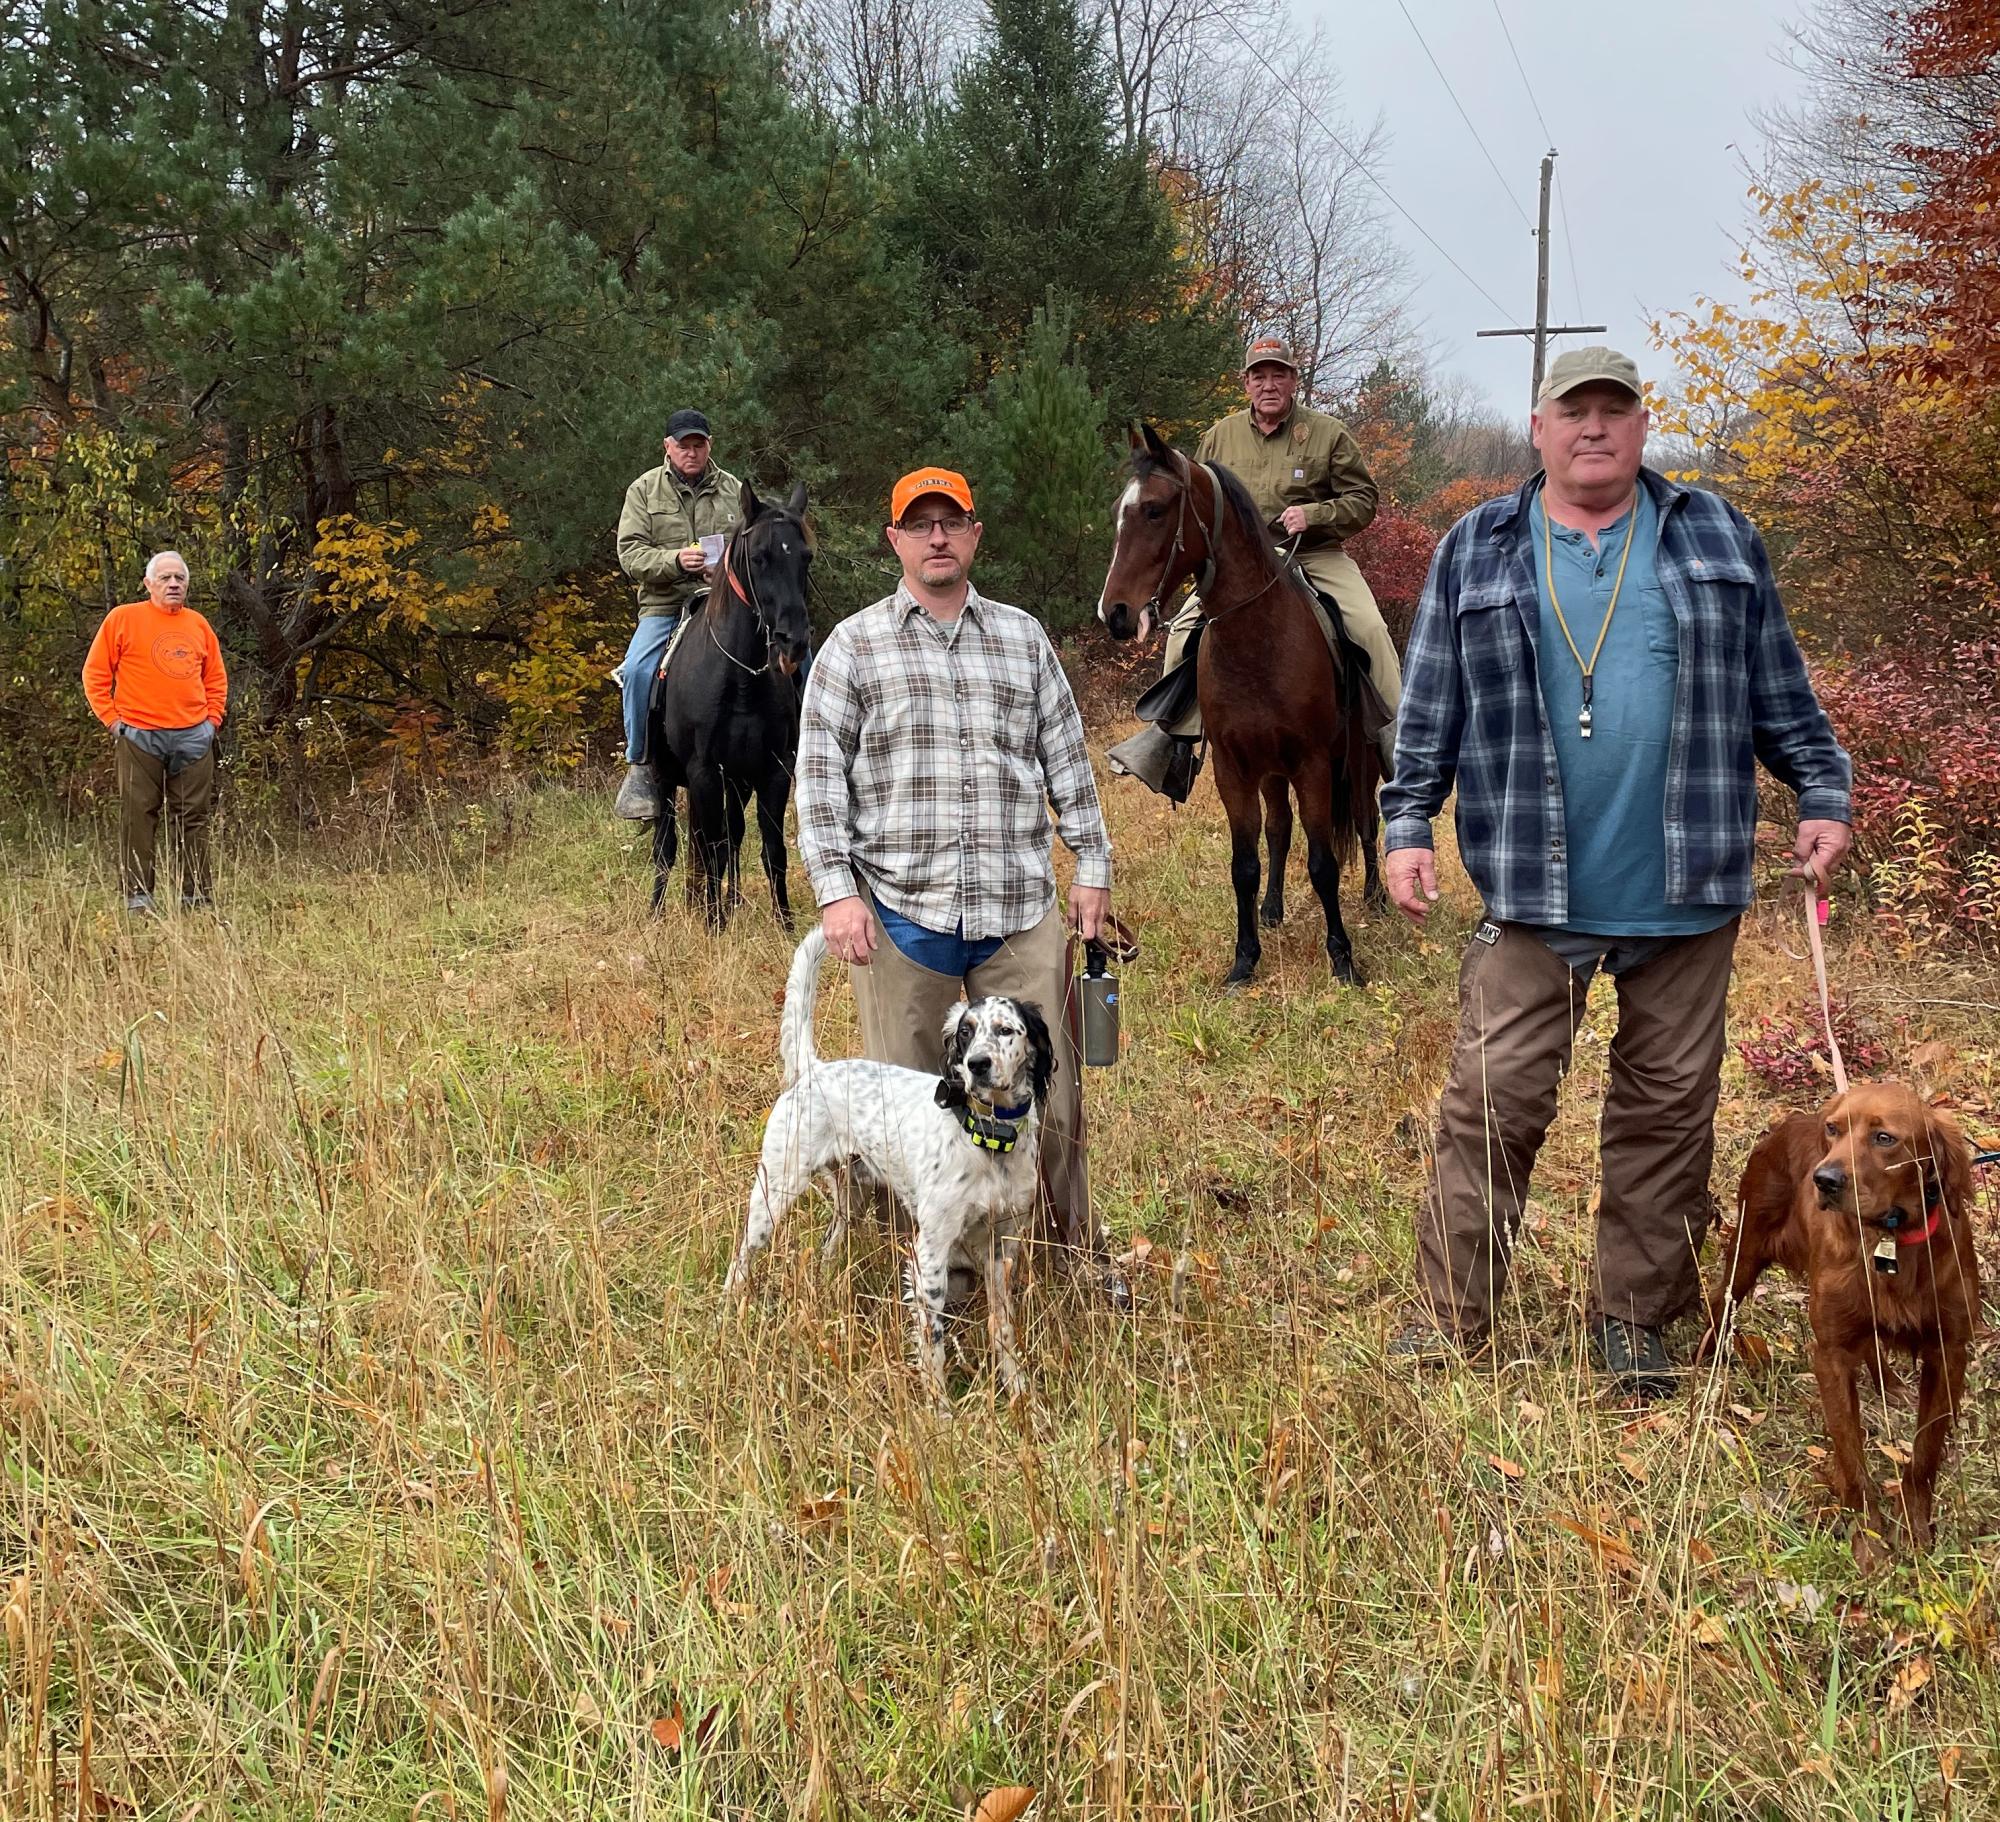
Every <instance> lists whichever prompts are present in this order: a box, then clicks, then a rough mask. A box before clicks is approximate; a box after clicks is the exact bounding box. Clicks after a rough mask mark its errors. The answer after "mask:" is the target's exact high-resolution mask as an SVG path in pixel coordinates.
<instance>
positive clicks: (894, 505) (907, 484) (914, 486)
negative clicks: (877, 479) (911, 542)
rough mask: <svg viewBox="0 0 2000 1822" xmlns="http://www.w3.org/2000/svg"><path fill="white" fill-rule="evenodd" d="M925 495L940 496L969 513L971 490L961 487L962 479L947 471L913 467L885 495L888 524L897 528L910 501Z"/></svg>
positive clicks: (964, 486)
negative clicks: (887, 504) (890, 491)
mask: <svg viewBox="0 0 2000 1822" xmlns="http://www.w3.org/2000/svg"><path fill="white" fill-rule="evenodd" d="M927 493H941V494H943V495H944V497H945V498H946V499H947V500H956V501H957V502H958V503H959V505H961V506H962V507H964V508H965V510H966V511H967V512H970V511H971V510H972V489H971V488H970V487H968V486H967V485H966V484H965V476H963V475H962V474H955V473H953V471H952V470H951V469H949V468H915V469H912V470H911V471H910V472H909V473H908V474H906V475H905V476H904V477H903V478H902V479H901V480H900V481H898V482H897V483H896V486H895V491H894V492H892V493H891V494H890V495H889V520H890V523H891V524H895V525H900V524H901V523H902V521H903V514H904V513H906V512H908V511H909V510H910V502H911V501H912V500H915V499H919V498H921V497H922V496H923V495H925V494H927Z"/></svg>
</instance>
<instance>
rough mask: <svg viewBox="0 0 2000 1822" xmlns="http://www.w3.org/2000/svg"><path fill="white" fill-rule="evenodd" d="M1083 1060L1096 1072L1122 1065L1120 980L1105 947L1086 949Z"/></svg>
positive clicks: (1082, 984)
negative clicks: (1110, 1066)
mask: <svg viewBox="0 0 2000 1822" xmlns="http://www.w3.org/2000/svg"><path fill="white" fill-rule="evenodd" d="M1077 984H1078V986H1079V987H1080V989H1081V990H1082V995H1083V1060H1084V1062H1085V1063H1086V1064H1087V1065H1088V1066H1089V1067H1090V1068H1092V1069H1103V1068H1106V1067H1107V1066H1108V1065H1110V1064H1112V1063H1115V1062H1117V1061H1118V977H1117V975H1115V974H1113V973H1112V972H1111V956H1110V953H1109V952H1108V951H1107V950H1106V949H1105V947H1104V945H1103V944H1102V943H1085V944H1084V946H1083V975H1082V977H1081V979H1080V980H1079V981H1078V983H1077Z"/></svg>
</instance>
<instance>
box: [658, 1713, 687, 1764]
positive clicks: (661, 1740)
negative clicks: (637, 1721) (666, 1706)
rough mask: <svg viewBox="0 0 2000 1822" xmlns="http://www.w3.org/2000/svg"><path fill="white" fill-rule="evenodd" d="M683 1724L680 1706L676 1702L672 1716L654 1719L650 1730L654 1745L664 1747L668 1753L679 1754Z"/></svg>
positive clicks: (667, 1715) (665, 1715) (661, 1716)
mask: <svg viewBox="0 0 2000 1822" xmlns="http://www.w3.org/2000/svg"><path fill="white" fill-rule="evenodd" d="M683 1722H684V1717H683V1715H682V1713H681V1705H680V1703H679V1702H676V1703H675V1704H674V1711H673V1713H672V1714H663V1715H659V1716H657V1717H655V1719H654V1721H653V1729H652V1731H653V1739H654V1741H655V1743H656V1744H658V1745H661V1746H664V1747H665V1748H666V1749H667V1751H669V1752H679V1751H680V1749H681V1739H682V1736H683V1735H684V1733H685V1732H686V1728H685V1726H684V1724H683Z"/></svg>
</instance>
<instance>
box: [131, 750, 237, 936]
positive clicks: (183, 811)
mask: <svg viewBox="0 0 2000 1822" xmlns="http://www.w3.org/2000/svg"><path fill="white" fill-rule="evenodd" d="M117 772H118V881H119V885H120V888H121V889H122V890H123V891H124V892H125V894H126V895H127V896H128V897H129V896H130V895H131V894H132V893H134V892H144V893H147V894H151V892H152V890H153V881H154V877H155V873H154V850H155V847H156V845H157V843H158V839H159V831H160V816H161V813H162V811H164V812H165V814H166V818H167V834H168V840H169V842H170V843H172V844H173V845H174V846H176V847H177V848H178V849H179V851H180V860H181V892H182V894H183V896H185V897H189V898H207V897H208V896H209V894H210V887H211V883H212V882H211V879H210V875H209V858H208V816H209V812H210V811H211V810H212V809H213V808H214V807H215V748H214V746H213V745H212V744H211V745H210V747H209V749H208V751H207V752H206V753H204V754H203V755H202V756H201V757H200V758H199V759H197V760H196V761H195V762H194V763H193V764H192V765H185V766H182V767H181V769H180V770H179V771H178V772H174V773H169V772H168V771H167V762H166V761H165V760H164V759H155V758H154V757H153V755H152V754H150V753H148V752H144V751H142V750H141V749H140V748H139V747H136V746H134V745H133V744H132V742H131V741H129V740H127V739H126V738H125V736H124V735H123V734H120V735H119V736H118V737H117Z"/></svg>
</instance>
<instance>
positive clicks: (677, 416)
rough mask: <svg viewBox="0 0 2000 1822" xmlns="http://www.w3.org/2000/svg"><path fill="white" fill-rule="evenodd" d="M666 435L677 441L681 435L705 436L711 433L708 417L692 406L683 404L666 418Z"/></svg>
mask: <svg viewBox="0 0 2000 1822" xmlns="http://www.w3.org/2000/svg"><path fill="white" fill-rule="evenodd" d="M667 435H668V436H670V437H672V438H674V439H675V440H676V441H679V440H680V439H681V438H682V437H707V436H711V433H710V431H709V428H708V419H707V418H705V417H703V416H702V414H701V413H700V412H699V411H696V410H695V409H694V408H693V407H692V406H690V405H684V406H682V407H681V409H680V410H679V411H677V412H675V413H674V415H673V416H672V417H670V418H669V419H667ZM711 440H713V439H712V437H711Z"/></svg>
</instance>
